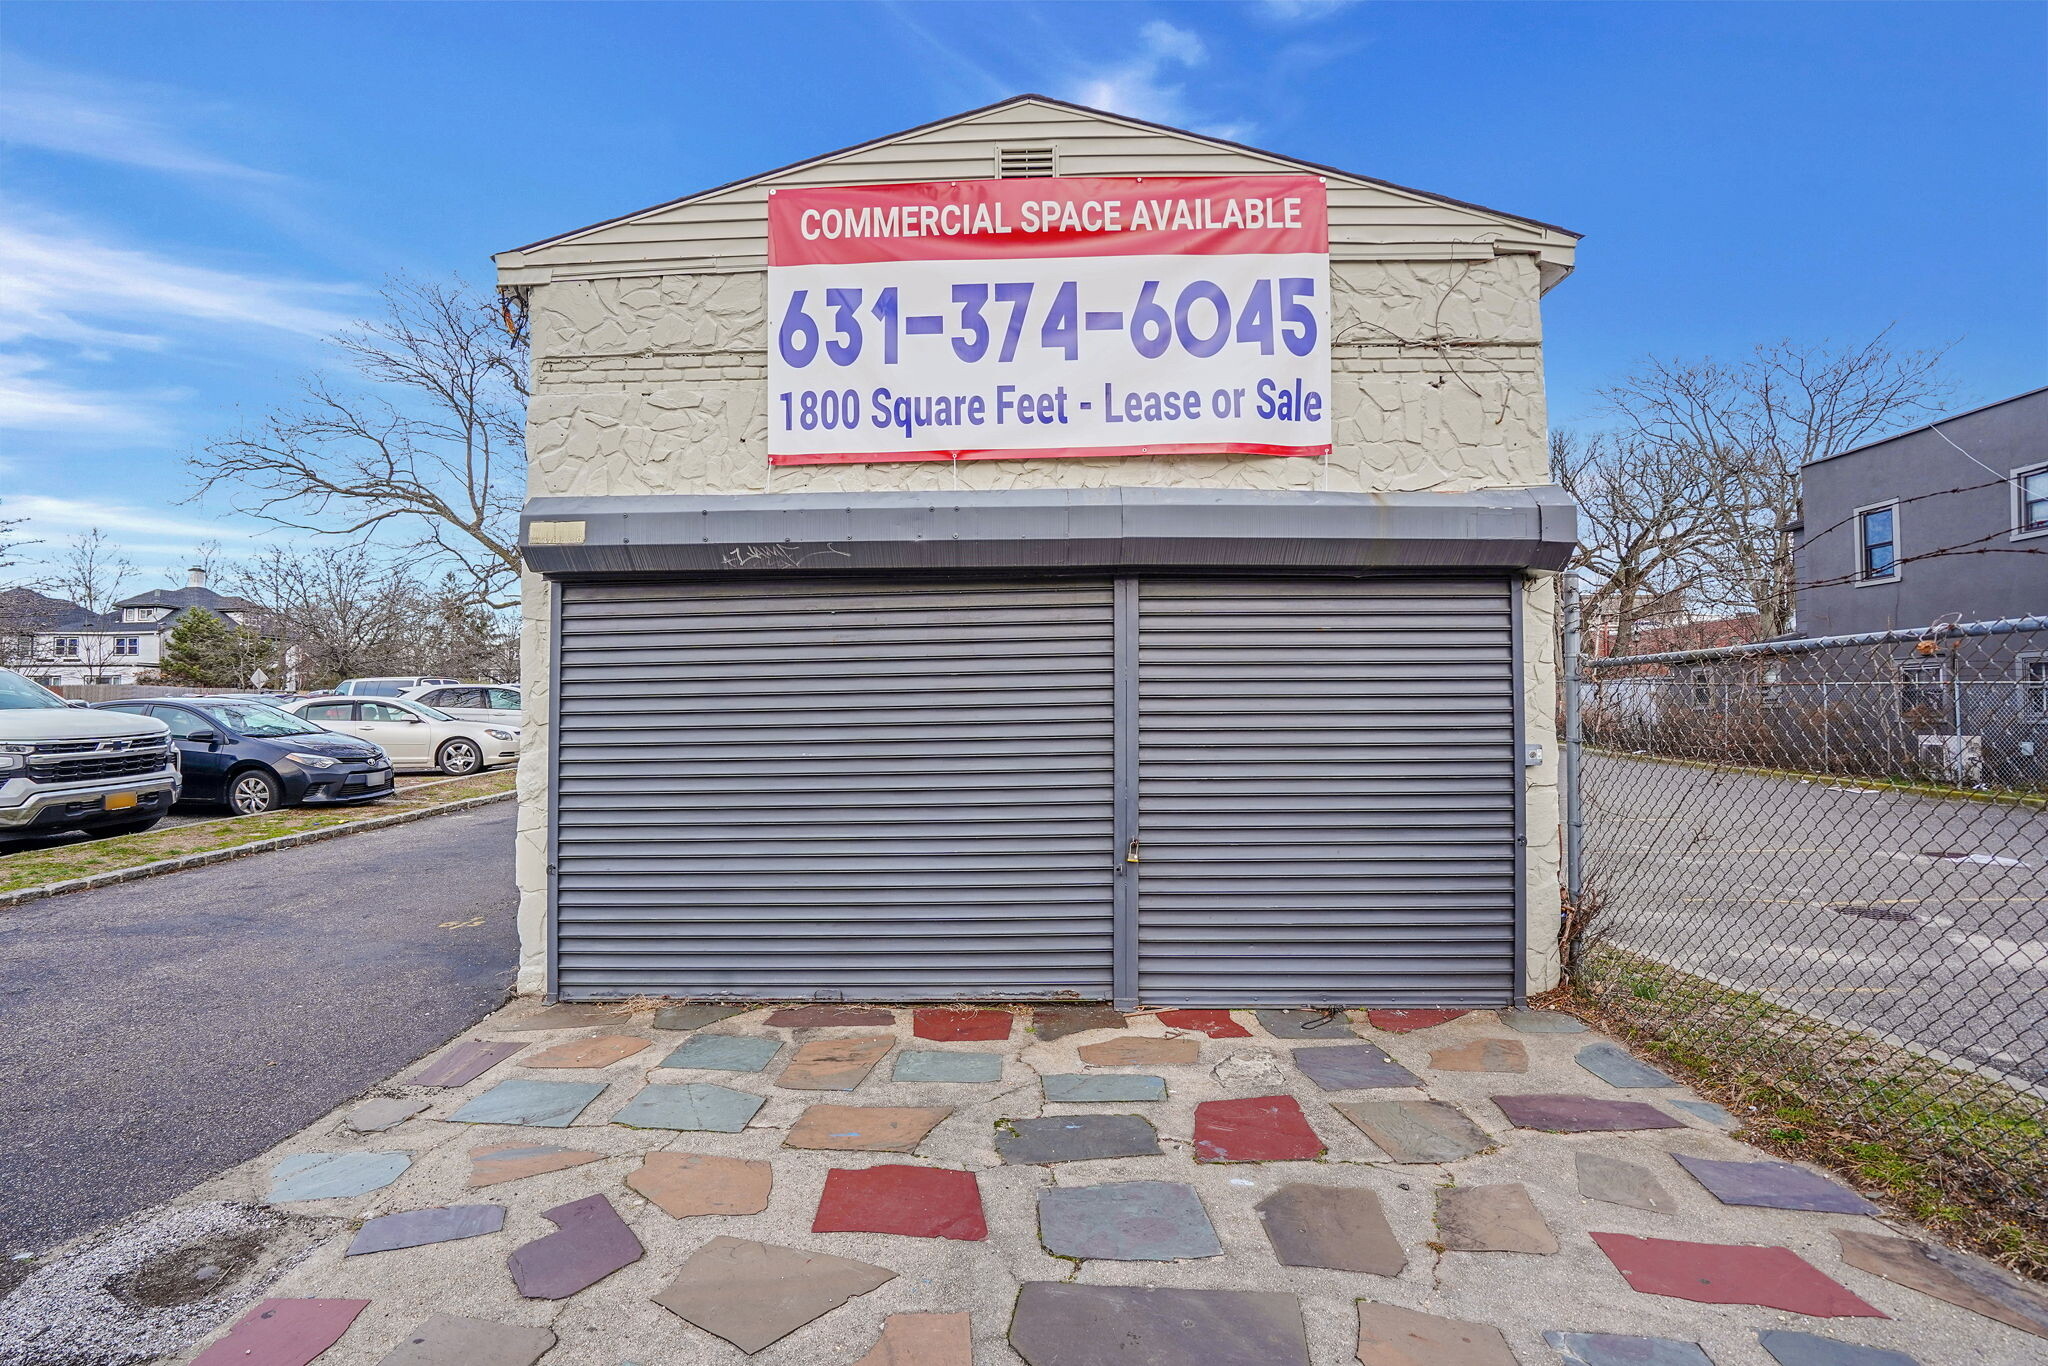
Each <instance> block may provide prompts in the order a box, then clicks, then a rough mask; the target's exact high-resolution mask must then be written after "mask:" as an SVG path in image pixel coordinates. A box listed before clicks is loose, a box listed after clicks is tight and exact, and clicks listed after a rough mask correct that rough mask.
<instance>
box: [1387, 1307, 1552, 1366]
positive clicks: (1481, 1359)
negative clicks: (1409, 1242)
mask: <svg viewBox="0 0 2048 1366" xmlns="http://www.w3.org/2000/svg"><path fill="white" fill-rule="evenodd" d="M1358 1359H1359V1361H1360V1362H1362V1363H1364V1366H1520V1363H1519V1362H1518V1361H1517V1360H1516V1358H1515V1354H1514V1351H1513V1349H1512V1348H1510V1347H1509V1346H1508V1340H1507V1339H1506V1338H1504V1337H1502V1336H1501V1334H1500V1329H1498V1328H1495V1327H1494V1326H1493V1325H1491V1324H1486V1323H1471V1322H1468V1321H1466V1320H1465V1319H1451V1318H1445V1317H1443V1316H1442V1315H1440V1314H1425V1313H1423V1312H1421V1311H1420V1310H1417V1309H1403V1308H1401V1307H1400V1306H1399V1305H1393V1304H1374V1303H1373V1302H1372V1301H1370V1300H1360V1301H1359V1302H1358Z"/></svg>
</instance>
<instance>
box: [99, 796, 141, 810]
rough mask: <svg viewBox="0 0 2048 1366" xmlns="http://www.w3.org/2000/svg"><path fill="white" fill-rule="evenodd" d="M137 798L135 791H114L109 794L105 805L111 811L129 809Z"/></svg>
mask: <svg viewBox="0 0 2048 1366" xmlns="http://www.w3.org/2000/svg"><path fill="white" fill-rule="evenodd" d="M135 800H136V798H135V794H134V793H133V792H114V793H110V794H108V796H107V800H106V803H105V805H106V808H107V810H109V811H127V810H129V809H130V808H132V807H133V806H134V805H135Z"/></svg>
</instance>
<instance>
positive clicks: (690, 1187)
mask: <svg viewBox="0 0 2048 1366" xmlns="http://www.w3.org/2000/svg"><path fill="white" fill-rule="evenodd" d="M626 1184H627V1185H628V1186H629V1187H631V1188H632V1189H633V1190H636V1191H638V1192H639V1193H640V1194H642V1195H644V1196H646V1197H647V1198H648V1199H649V1200H652V1201H653V1202H654V1203H655V1204H657V1205H659V1206H660V1207H661V1208H662V1209H663V1210H664V1211H665V1212H667V1213H668V1214H671V1215H673V1216H674V1217H676V1218H678V1219H689V1218H692V1217H694V1216H696V1215H699V1214H759V1213H760V1212H761V1211H762V1210H764V1209H767V1208H768V1193H769V1191H770V1190H771V1189H772V1188H773V1186H774V1184H775V1167H774V1164H773V1163H768V1162H750V1161H747V1160H745V1159H743V1158H738V1157H713V1156H710V1155H708V1154H705V1153H648V1154H647V1155H646V1156H644V1157H642V1158H641V1159H640V1166H639V1167H638V1168H637V1169H636V1170H634V1171H632V1172H630V1173H628V1174H627V1176H626Z"/></svg>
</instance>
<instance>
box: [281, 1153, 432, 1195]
mask: <svg viewBox="0 0 2048 1366" xmlns="http://www.w3.org/2000/svg"><path fill="white" fill-rule="evenodd" d="M411 1165H412V1155H411V1154H410V1153H367V1152H365V1153H293V1154H292V1155H291V1156H290V1157H285V1158H280V1159H278V1163H277V1165H276V1166H274V1167H272V1168H271V1169H270V1203H271V1204H273V1205H282V1204H285V1203H287V1202H289V1201H293V1200H338V1199H340V1198H341V1197H343V1196H347V1195H367V1194H368V1193H369V1192H371V1191H374V1190H382V1189H384V1187H386V1186H388V1185H390V1184H391V1183H392V1182H393V1181H396V1180H397V1179H398V1178H399V1177H401V1176H403V1175H404V1174H405V1169H406V1168H407V1167H410V1166H411Z"/></svg>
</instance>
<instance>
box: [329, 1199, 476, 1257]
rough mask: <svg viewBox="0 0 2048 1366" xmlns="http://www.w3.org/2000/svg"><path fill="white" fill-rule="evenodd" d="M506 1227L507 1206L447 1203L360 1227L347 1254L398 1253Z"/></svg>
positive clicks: (380, 1217)
mask: <svg viewBox="0 0 2048 1366" xmlns="http://www.w3.org/2000/svg"><path fill="white" fill-rule="evenodd" d="M503 1227H505V1207H504V1206H503V1205H445V1206H440V1207H437V1208H434V1209H409V1210H402V1211H400V1212H399V1213H397V1214H380V1215H378V1216H377V1217H376V1218H374V1219H371V1220H368V1221H367V1222H365V1223H364V1224H363V1226H362V1227H361V1228H360V1229H358V1230H356V1236H355V1238H354V1240H353V1241H351V1242H350V1243H349V1245H348V1251H346V1252H344V1253H343V1254H342V1255H343V1256H344V1257H360V1256H363V1255H364V1254H365V1253H370V1252H395V1251H397V1250H398V1249H400V1248H405V1247H426V1246H427V1245H428V1244H430V1243H452V1242H455V1241H456V1240H458V1239H461V1238H478V1237H482V1236H483V1235H484V1234H486V1233H496V1232H497V1231H498V1230H499V1229H501V1228H503Z"/></svg>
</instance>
